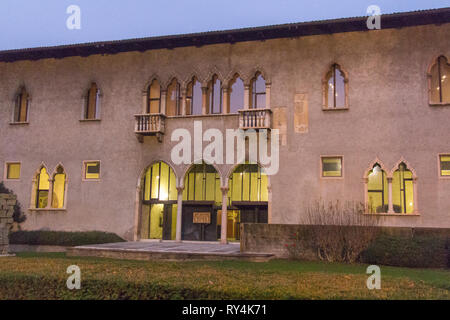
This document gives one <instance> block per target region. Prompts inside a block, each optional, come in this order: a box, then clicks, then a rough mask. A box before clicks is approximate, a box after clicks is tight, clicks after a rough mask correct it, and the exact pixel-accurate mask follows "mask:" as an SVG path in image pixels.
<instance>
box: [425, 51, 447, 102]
mask: <svg viewBox="0 0 450 320" xmlns="http://www.w3.org/2000/svg"><path fill="white" fill-rule="evenodd" d="M430 71H431V72H430V74H429V79H430V80H429V82H430V83H429V85H430V103H431V104H450V63H449V61H448V60H447V58H446V57H444V56H440V57H439V58H437V59H436V62H435V63H434V65H433V66H432V67H431V70H430Z"/></svg>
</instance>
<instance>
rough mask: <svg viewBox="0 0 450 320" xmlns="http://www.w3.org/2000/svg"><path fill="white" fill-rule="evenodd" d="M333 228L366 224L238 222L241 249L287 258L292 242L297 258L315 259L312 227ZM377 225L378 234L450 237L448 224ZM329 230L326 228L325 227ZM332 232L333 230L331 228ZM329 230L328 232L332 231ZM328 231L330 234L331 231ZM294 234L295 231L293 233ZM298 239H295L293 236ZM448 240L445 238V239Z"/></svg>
mask: <svg viewBox="0 0 450 320" xmlns="http://www.w3.org/2000/svg"><path fill="white" fill-rule="evenodd" d="M318 227H319V228H324V229H325V228H326V229H330V228H331V229H336V231H335V232H336V233H337V232H338V230H337V229H338V228H346V229H349V230H350V229H354V228H366V227H364V226H310V225H295V224H260V223H244V224H241V252H245V253H250V252H264V253H272V254H274V255H276V256H277V257H280V258H288V257H289V256H290V255H289V249H288V246H290V245H292V244H293V243H294V242H295V243H296V244H297V245H299V246H300V247H301V248H299V249H300V250H299V252H300V255H301V256H300V258H301V259H304V260H317V259H318V258H317V252H315V251H314V250H313V249H312V247H311V245H310V241H309V240H310V239H311V233H310V232H312V229H313V228H316V231H317V228H318ZM372 228H375V229H378V230H377V232H378V234H385V235H389V236H395V237H399V238H408V239H411V238H413V237H415V236H433V237H440V238H441V237H443V238H447V239H450V229H449V228H410V227H372ZM327 231H329V230H327ZM333 232H334V231H333ZM333 232H332V233H333ZM332 233H331V234H332ZM294 234H296V235H294ZM295 238H296V239H298V240H300V241H298V240H297V241H295V240H294V239H295ZM447 241H449V240H447Z"/></svg>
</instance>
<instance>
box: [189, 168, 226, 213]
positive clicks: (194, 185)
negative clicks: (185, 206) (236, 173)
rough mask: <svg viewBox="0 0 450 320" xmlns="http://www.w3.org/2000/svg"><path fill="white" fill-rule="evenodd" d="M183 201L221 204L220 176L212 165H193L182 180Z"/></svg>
mask: <svg viewBox="0 0 450 320" xmlns="http://www.w3.org/2000/svg"><path fill="white" fill-rule="evenodd" d="M184 186H185V188H184V190H183V200H193V201H214V202H216V204H219V203H222V191H221V190H220V176H219V174H218V173H217V171H216V169H215V168H214V166H212V165H208V164H205V163H202V164H194V165H193V166H192V167H191V169H190V170H189V172H188V173H187V174H186V177H185V179H184Z"/></svg>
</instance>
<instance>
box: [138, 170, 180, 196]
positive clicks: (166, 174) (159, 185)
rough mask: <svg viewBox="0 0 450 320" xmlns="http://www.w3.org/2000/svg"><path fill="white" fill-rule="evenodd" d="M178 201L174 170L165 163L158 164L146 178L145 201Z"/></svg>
mask: <svg viewBox="0 0 450 320" xmlns="http://www.w3.org/2000/svg"><path fill="white" fill-rule="evenodd" d="M151 200H155V201H166V200H177V188H176V178H175V173H174V171H173V169H172V168H171V167H170V166H169V165H168V164H166V163H164V162H156V163H154V164H153V165H152V166H151V167H150V168H148V170H147V172H146V173H145V176H144V201H151Z"/></svg>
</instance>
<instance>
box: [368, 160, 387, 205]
mask: <svg viewBox="0 0 450 320" xmlns="http://www.w3.org/2000/svg"><path fill="white" fill-rule="evenodd" d="M367 178H368V183H367V192H368V211H369V213H386V212H388V210H389V206H388V202H389V195H388V193H389V188H388V180H387V177H386V172H384V170H382V169H381V166H380V165H379V164H378V163H376V164H375V165H374V166H373V169H372V170H371V171H370V172H369V174H368V176H367Z"/></svg>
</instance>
